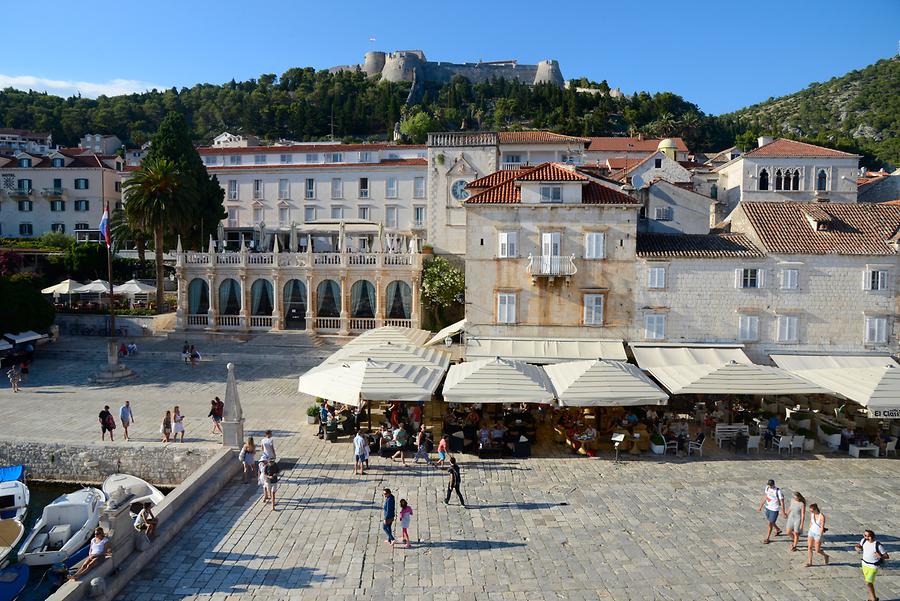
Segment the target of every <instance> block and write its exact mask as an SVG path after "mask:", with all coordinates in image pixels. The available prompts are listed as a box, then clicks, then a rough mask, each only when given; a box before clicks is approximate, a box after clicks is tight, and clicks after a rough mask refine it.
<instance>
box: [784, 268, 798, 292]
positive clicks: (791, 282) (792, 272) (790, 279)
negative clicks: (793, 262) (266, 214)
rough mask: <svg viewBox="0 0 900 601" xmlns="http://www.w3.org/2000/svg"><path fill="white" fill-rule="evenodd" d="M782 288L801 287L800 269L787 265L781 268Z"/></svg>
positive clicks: (796, 288)
mask: <svg viewBox="0 0 900 601" xmlns="http://www.w3.org/2000/svg"><path fill="white" fill-rule="evenodd" d="M781 289H782V290H799V289H800V270H799V269H797V268H795V267H785V268H784V269H782V270H781Z"/></svg>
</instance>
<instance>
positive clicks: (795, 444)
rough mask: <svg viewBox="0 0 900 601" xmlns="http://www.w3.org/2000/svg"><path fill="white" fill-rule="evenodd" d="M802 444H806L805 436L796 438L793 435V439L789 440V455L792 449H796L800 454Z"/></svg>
mask: <svg viewBox="0 0 900 601" xmlns="http://www.w3.org/2000/svg"><path fill="white" fill-rule="evenodd" d="M804 442H806V437H805V436H798V435H796V434H795V435H794V437H793V438H791V453H793V452H794V449H797V452H799V453H802V452H803V443H804Z"/></svg>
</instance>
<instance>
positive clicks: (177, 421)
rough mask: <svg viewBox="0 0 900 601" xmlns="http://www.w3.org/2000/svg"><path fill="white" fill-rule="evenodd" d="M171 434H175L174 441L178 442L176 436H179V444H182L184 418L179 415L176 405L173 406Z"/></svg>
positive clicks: (179, 411)
mask: <svg viewBox="0 0 900 601" xmlns="http://www.w3.org/2000/svg"><path fill="white" fill-rule="evenodd" d="M172 432H174V433H175V436H174V438H175V440H178V435H179V434H181V442H184V416H183V415H181V409H179V408H178V405H175V409H174V410H173V411H172Z"/></svg>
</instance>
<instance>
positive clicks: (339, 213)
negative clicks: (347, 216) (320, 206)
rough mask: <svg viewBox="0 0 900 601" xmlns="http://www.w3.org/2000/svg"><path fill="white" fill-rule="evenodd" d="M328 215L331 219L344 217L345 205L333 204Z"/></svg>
mask: <svg viewBox="0 0 900 601" xmlns="http://www.w3.org/2000/svg"><path fill="white" fill-rule="evenodd" d="M328 215H329V217H330V218H331V219H343V218H344V207H343V206H342V205H332V207H331V208H330V209H329V211H328Z"/></svg>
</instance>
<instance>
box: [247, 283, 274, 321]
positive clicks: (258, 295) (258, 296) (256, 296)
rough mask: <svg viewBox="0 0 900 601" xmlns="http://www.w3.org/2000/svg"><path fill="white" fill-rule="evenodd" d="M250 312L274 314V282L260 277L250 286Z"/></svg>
mask: <svg viewBox="0 0 900 601" xmlns="http://www.w3.org/2000/svg"><path fill="white" fill-rule="evenodd" d="M250 314H251V315H265V316H270V315H272V282H270V281H269V280H263V279H259V280H256V281H255V282H253V285H252V286H251V287H250Z"/></svg>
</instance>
